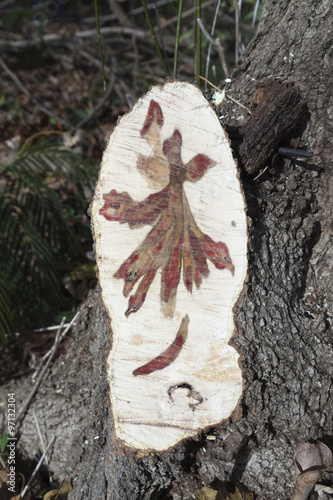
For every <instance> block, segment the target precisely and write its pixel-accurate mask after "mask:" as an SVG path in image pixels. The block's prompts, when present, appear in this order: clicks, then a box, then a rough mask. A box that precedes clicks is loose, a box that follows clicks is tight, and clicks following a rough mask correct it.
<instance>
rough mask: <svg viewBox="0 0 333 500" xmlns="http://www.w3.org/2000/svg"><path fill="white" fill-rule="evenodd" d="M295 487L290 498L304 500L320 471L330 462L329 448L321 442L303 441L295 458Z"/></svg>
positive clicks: (330, 453) (317, 478)
mask: <svg viewBox="0 0 333 500" xmlns="http://www.w3.org/2000/svg"><path fill="white" fill-rule="evenodd" d="M294 461H295V469H296V470H295V472H296V475H295V488H294V491H293V496H292V500H306V499H307V498H308V496H309V494H310V491H311V490H312V488H313V486H314V485H315V484H316V482H317V481H318V480H319V478H320V476H321V473H322V472H323V471H324V470H325V469H327V468H328V467H329V466H330V464H331V462H332V452H331V450H330V449H329V448H328V447H327V446H326V445H325V444H324V443H322V442H320V441H317V442H316V443H304V444H302V445H301V446H299V448H298V450H297V452H296V455H295V458H294Z"/></svg>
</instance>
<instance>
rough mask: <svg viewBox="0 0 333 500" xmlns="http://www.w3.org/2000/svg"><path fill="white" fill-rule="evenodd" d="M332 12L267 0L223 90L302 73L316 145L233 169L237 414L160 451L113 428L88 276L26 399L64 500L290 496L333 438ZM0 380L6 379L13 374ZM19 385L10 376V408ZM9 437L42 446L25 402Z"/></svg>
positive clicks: (97, 307) (309, 141) (107, 341)
mask: <svg viewBox="0 0 333 500" xmlns="http://www.w3.org/2000/svg"><path fill="white" fill-rule="evenodd" d="M332 14H333V12H332V5H331V1H330V0H314V1H312V2H297V1H296V0H290V1H289V0H280V1H279V2H271V1H266V2H265V4H264V11H263V15H262V19H261V21H260V25H259V28H258V32H257V34H256V36H255V38H254V39H253V40H252V42H251V43H250V44H249V46H248V47H247V49H246V51H245V53H244V54H243V55H242V57H241V59H240V60H239V61H238V64H237V67H236V69H235V71H234V74H233V76H232V83H231V84H230V88H229V89H228V90H227V93H229V94H230V95H231V96H232V97H233V98H235V99H237V100H238V101H240V102H241V103H242V104H244V105H247V106H248V105H249V103H250V100H251V97H252V96H253V94H254V92H255V87H256V85H257V83H259V82H262V81H265V80H267V79H269V80H277V79H279V80H280V81H281V82H284V83H287V82H292V83H294V84H295V85H297V86H299V89H300V93H301V96H302V98H303V100H304V101H305V103H306V107H307V109H306V112H305V113H303V115H302V117H301V123H300V124H299V125H300V129H302V130H303V133H302V140H301V144H300V146H301V147H304V148H306V149H308V150H309V151H311V152H312V153H314V156H313V158H312V159H311V160H309V161H306V162H305V161H303V160H297V161H295V160H293V161H289V160H285V161H284V162H283V164H280V165H279V166H275V167H274V169H272V168H269V169H268V170H266V172H265V173H263V174H262V175H261V176H260V177H259V178H258V179H254V178H253V176H248V175H247V174H245V172H243V173H242V181H243V186H244V191H245V196H246V200H247V210H248V218H249V219H248V220H249V235H250V243H249V270H248V287H247V290H246V292H245V294H244V296H243V300H242V302H241V303H240V304H239V306H238V308H237V310H236V317H235V321H236V326H237V334H236V336H235V338H234V343H235V345H236V347H237V349H238V351H239V352H240V353H241V359H242V369H243V376H244V379H245V391H244V395H243V399H242V402H241V406H242V412H243V414H242V416H241V417H240V418H232V419H230V421H228V422H226V423H223V424H221V425H219V426H217V427H214V428H212V429H211V430H210V431H209V432H206V431H205V432H202V433H201V434H200V435H199V436H198V437H197V438H195V439H187V440H184V441H182V442H181V443H180V444H178V445H176V446H175V447H174V448H172V449H170V450H168V451H166V452H159V453H154V452H151V453H149V454H147V453H140V452H139V451H137V450H136V451H135V450H131V449H130V448H128V447H126V446H125V445H123V444H122V443H121V442H120V441H119V440H117V439H116V438H115V434H114V427H113V422H112V417H111V415H112V412H111V411H110V408H109V396H108V393H109V388H108V382H107V379H106V368H105V361H106V358H107V355H108V352H109V350H110V347H111V344H112V332H110V330H109V329H108V326H107V318H106V314H105V312H104V308H103V306H102V303H101V298H100V292H99V289H97V290H95V291H94V292H92V293H91V294H90V297H89V299H88V300H87V302H86V304H85V305H84V306H83V308H82V312H81V316H80V322H79V325H78V327H77V329H76V331H75V334H74V335H73V337H72V339H70V340H68V341H67V351H66V354H65V355H63V356H60V357H59V358H58V360H57V362H56V363H55V364H54V366H53V368H52V373H51V375H50V376H49V377H48V379H47V380H46V381H45V382H44V383H43V386H42V387H41V389H40V390H39V392H38V394H37V396H36V398H35V400H34V403H33V405H32V407H33V408H34V409H35V412H36V414H37V417H38V419H39V421H40V425H41V427H42V433H44V434H45V436H46V437H47V439H50V437H51V435H52V434H56V442H55V446H54V449H53V453H52V456H51V460H50V465H49V469H50V470H51V471H52V472H53V474H54V476H55V477H56V478H58V479H62V478H64V477H69V478H71V479H72V481H73V487H74V489H73V492H72V493H70V494H69V496H68V498H69V499H71V500H73V499H75V500H81V499H82V500H83V499H103V498H104V499H108V500H124V499H128V500H134V499H147V500H148V499H158V498H160V499H167V498H170V499H171V498H173V499H174V500H176V499H179V500H180V499H183V500H186V499H190V498H193V497H194V492H195V491H197V490H198V489H200V488H201V487H202V486H203V485H208V486H212V487H214V485H217V484H218V483H219V482H220V481H230V482H231V483H233V484H236V483H242V484H244V485H245V486H246V487H247V488H248V489H249V490H250V491H253V492H255V494H256V495H257V496H256V498H259V499H271V500H273V499H279V500H281V499H284V498H290V494H291V489H292V486H293V478H294V465H293V455H294V453H295V452H296V449H297V447H298V445H299V443H301V442H303V441H308V440H309V439H320V440H321V441H323V442H325V443H326V444H327V445H328V446H331V445H332V444H333V440H332V434H333V424H332V421H333V399H332V388H331V387H332V382H333V379H332V376H333V349H332V342H333V334H332V330H331V326H330V320H331V315H332V311H333V307H332V306H333V281H332V270H333V250H332V248H333V247H332V245H330V243H331V241H332V234H333V227H332V218H331V211H332V208H333V203H332V201H333V200H332V193H333V168H332V161H331V160H330V158H331V156H332V154H333V139H332V137H333V130H332V129H333V127H332V119H333V98H332V94H331V88H332V78H331V74H332V67H330V65H329V56H330V55H332V47H333V39H332V31H331V26H332V22H333V15H332ZM223 106H225V105H224V104H223ZM227 112H228V116H226V117H225V118H224V121H225V122H226V123H227V124H228V125H237V126H243V125H244V124H245V123H246V121H247V114H246V112H245V111H244V110H243V109H242V108H240V107H238V106H237V105H236V104H234V103H229V104H228V105H227V108H226V107H222V108H221V113H220V114H222V115H224V116H225V115H226V114H227ZM229 118H230V120H229V121H227V119H229ZM272 154H273V151H272ZM28 386H29V381H27V383H26V386H25V387H26V391H27V390H28V389H27V387H28ZM3 390H4V391H5V392H6V391H7V390H8V391H9V392H13V386H12V384H11V386H10V389H9V388H8V387H3ZM14 391H15V389H14ZM20 398H22V399H24V395H23V392H22V389H21V390H20V392H19V388H18V390H17V405H18V407H19V404H20ZM59 410H60V411H59ZM18 437H19V443H20V451H21V454H22V456H23V458H24V456H25V455H28V454H30V455H31V450H38V448H39V440H38V437H37V433H36V431H35V425H34V421H33V417H32V412H31V410H30V411H29V412H28V414H27V415H26V417H25V419H24V421H23V423H22V425H21V427H20V436H18ZM37 455H39V453H37Z"/></svg>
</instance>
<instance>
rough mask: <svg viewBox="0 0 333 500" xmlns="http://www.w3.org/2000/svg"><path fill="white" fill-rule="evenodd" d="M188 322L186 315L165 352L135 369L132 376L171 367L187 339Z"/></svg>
mask: <svg viewBox="0 0 333 500" xmlns="http://www.w3.org/2000/svg"><path fill="white" fill-rule="evenodd" d="M189 322H190V319H189V317H188V315H187V314H186V316H184V318H183V319H182V322H181V324H180V327H179V330H178V333H177V335H176V338H175V340H174V341H173V342H172V344H171V345H170V346H169V347H168V348H167V349H166V350H165V351H163V352H162V353H161V354H160V355H159V356H157V357H156V358H154V359H153V360H152V361H149V363H147V364H145V365H143V366H140V368H137V369H136V370H134V372H133V375H134V376H137V375H149V374H150V373H152V372H154V371H156V370H163V368H166V367H167V366H169V365H171V363H172V362H173V361H174V360H175V359H176V358H177V356H178V355H179V353H180V351H181V348H182V347H183V345H184V343H185V341H186V339H187V334H188V324H189Z"/></svg>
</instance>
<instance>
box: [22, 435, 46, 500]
mask: <svg viewBox="0 0 333 500" xmlns="http://www.w3.org/2000/svg"><path fill="white" fill-rule="evenodd" d="M54 441H55V436H52V439H51V441H50V442H49V444H48V445H47V447H46V450H45V452H44V453H43V455H42V456H41V457H40V459H39V462H38V464H37V465H36V467H35V469H34V471H33V473H32V474H31V477H30V479H29V481H28V482H27V484H26V486H25V488H24V490H23V491H22V493H21V496H20V498H23V497H24V496H25V494H26V492H27V491H28V488H29V486H30V484H31V483H32V481H33V480H34V478H35V476H36V474H37V472H38V470H39V468H40V466H41V465H42V463H43V460H44V458H45V457H46V454H47V452H48V451H49V449H50V447H51V446H52V445H53V443H54Z"/></svg>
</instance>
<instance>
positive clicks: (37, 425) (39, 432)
mask: <svg viewBox="0 0 333 500" xmlns="http://www.w3.org/2000/svg"><path fill="white" fill-rule="evenodd" d="M32 414H33V416H34V420H35V424H36V428H37V433H38V437H39V441H40V444H41V446H42V451H43V453H45V451H46V448H45V443H44V439H43V436H42V433H41V431H40V427H39V423H38V420H37V416H36V412H35V410H34V409H33V410H32ZM45 463H46V465H48V464H49V463H48V459H47V457H45Z"/></svg>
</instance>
